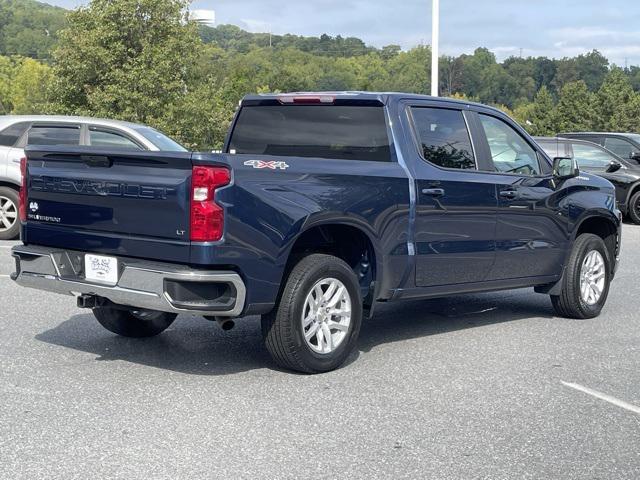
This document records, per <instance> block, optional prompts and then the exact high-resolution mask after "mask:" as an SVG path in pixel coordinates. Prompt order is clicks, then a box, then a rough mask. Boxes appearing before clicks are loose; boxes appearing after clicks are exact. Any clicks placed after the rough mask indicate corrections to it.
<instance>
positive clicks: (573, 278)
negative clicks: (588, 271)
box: [551, 233, 611, 319]
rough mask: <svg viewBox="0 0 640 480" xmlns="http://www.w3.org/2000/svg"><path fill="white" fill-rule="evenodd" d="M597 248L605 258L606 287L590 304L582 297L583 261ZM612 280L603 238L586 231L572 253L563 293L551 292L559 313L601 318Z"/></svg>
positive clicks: (564, 278) (578, 316)
mask: <svg viewBox="0 0 640 480" xmlns="http://www.w3.org/2000/svg"><path fill="white" fill-rule="evenodd" d="M594 250H596V251H598V252H599V253H600V255H601V256H602V259H603V260H604V264H605V269H604V270H605V271H604V275H605V276H604V288H603V289H602V293H601V295H600V298H599V300H598V301H597V302H596V303H595V304H593V305H589V304H588V303H587V302H586V301H585V300H584V299H583V298H582V294H581V291H580V280H581V275H582V265H583V262H584V261H585V258H586V257H587V255H588V254H589V253H591V252H592V251H594ZM610 282H611V260H610V258H609V252H608V251H607V247H606V246H605V244H604V242H603V241H602V238H600V237H598V236H597V235H592V234H590V233H585V234H582V235H580V236H579V237H578V238H577V239H576V241H575V243H574V246H573V250H572V251H571V255H569V262H568V264H567V268H566V270H565V273H564V276H563V278H562V290H561V293H560V295H551V301H552V303H553V307H554V309H555V311H556V312H557V313H558V315H561V316H563V317H567V318H577V319H587V318H594V317H597V316H598V315H600V312H601V311H602V307H604V304H605V303H606V301H607V296H608V295H609V284H610Z"/></svg>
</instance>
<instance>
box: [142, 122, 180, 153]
mask: <svg viewBox="0 0 640 480" xmlns="http://www.w3.org/2000/svg"><path fill="white" fill-rule="evenodd" d="M135 130H136V131H137V132H138V133H140V134H141V135H142V136H143V137H144V138H146V139H147V140H149V141H150V142H151V143H153V144H154V145H155V146H156V147H158V149H159V150H161V151H163V152H186V151H187V149H186V148H184V147H183V146H182V145H180V144H179V143H178V142H176V141H175V140H172V139H170V138H169V137H167V136H166V135H165V134H164V133H161V132H159V131H158V130H156V129H154V128H151V127H136V129H135Z"/></svg>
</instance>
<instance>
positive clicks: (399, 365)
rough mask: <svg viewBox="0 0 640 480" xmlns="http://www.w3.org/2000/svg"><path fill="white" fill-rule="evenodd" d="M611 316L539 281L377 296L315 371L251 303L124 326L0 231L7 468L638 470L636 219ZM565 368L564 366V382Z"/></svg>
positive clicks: (397, 473)
mask: <svg viewBox="0 0 640 480" xmlns="http://www.w3.org/2000/svg"><path fill="white" fill-rule="evenodd" d="M623 235H624V241H623V243H624V245H623V252H622V265H621V267H620V270H619V274H618V277H617V278H616V280H615V283H614V285H613V287H612V291H611V294H610V297H609V302H608V305H607V306H606V308H605V311H604V313H603V315H602V316H601V317H600V318H598V319H595V320H588V321H576V320H566V319H563V318H558V317H555V316H554V313H553V310H552V308H551V303H550V301H549V299H548V297H546V296H542V295H537V294H535V293H533V291H532V290H518V291H511V292H501V293H491V294H482V295H472V296H460V297H455V298H449V299H445V300H430V301H419V302H410V303H402V304H395V305H394V306H385V307H384V308H380V309H379V310H378V312H377V314H376V315H375V317H374V318H373V319H372V320H370V321H368V322H367V323H365V325H364V326H363V331H362V334H361V340H360V346H359V351H358V353H357V354H354V355H353V356H352V358H351V359H350V361H349V363H348V364H347V365H346V366H345V367H344V368H342V369H341V370H338V371H335V372H332V373H329V374H325V375H319V376H304V375H296V374H291V373H288V372H284V371H280V370H278V369H276V368H275V367H274V365H273V363H272V362H271V360H270V359H269V356H268V354H267V352H266V351H265V349H264V348H263V346H262V342H261V337H260V329H259V323H258V319H257V318H249V319H246V320H243V321H241V322H239V324H238V326H237V327H236V329H234V330H232V331H231V332H228V333H225V332H223V331H222V330H221V329H220V328H219V327H218V326H217V325H215V324H213V323H209V322H207V321H205V320H203V319H201V318H198V317H189V316H184V317H179V319H178V321H176V322H175V323H174V324H173V326H172V327H171V328H170V329H169V330H167V331H166V332H165V333H163V334H162V335H160V336H158V337H156V338H153V339H146V340H132V339H125V338H119V337H116V336H114V335H113V334H111V333H109V332H107V331H106V330H103V329H102V327H100V326H99V325H98V323H97V322H96V321H95V320H94V319H93V317H92V316H91V315H90V314H87V312H86V311H83V310H78V309H76V307H75V304H74V299H73V298H72V297H62V296H57V295H53V294H46V293H42V292H38V291H35V290H25V289H22V288H19V287H17V286H16V285H14V284H13V282H12V281H11V280H10V279H9V278H8V274H9V273H10V272H11V271H12V268H13V263H12V260H11V258H10V256H9V247H10V245H11V243H10V242H0V305H1V307H0V399H1V400H0V478H6V479H36V478H47V479H51V478H60V479H76V478H77V479H87V478H123V479H124V478H127V479H132V478H141V479H142V478H153V479H164V478H166V479H178V478H185V479H195V478H252V479H255V478H274V479H275V478H434V479H435V478H454V479H467V478H469V479H471V478H491V479H515V478H536V479H537V478H540V479H551V478H553V479H556V478H557V479H571V478H580V479H584V478H590V479H596V478H597V479H613V478H615V479H623V478H624V479H627V478H628V479H636V478H640V368H639V367H640V325H639V320H640V317H639V315H638V311H639V305H638V301H639V299H640V295H639V294H640V286H639V282H638V276H639V274H640V253H639V251H640V227H636V226H633V225H625V226H624V232H623ZM563 382H564V383H563Z"/></svg>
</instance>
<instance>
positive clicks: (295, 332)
mask: <svg viewBox="0 0 640 480" xmlns="http://www.w3.org/2000/svg"><path fill="white" fill-rule="evenodd" d="M361 322H362V300H361V298H360V287H359V284H358V278H357V277H356V274H355V273H354V271H353V270H352V269H351V267H349V265H347V264H346V263H345V262H344V261H342V260H341V259H339V258H336V257H333V256H331V255H321V254H313V255H309V256H307V257H305V258H303V259H302V260H300V262H298V264H297V265H296V266H295V267H294V268H293V270H292V271H291V273H290V275H289V278H288V279H287V282H286V285H285V287H284V290H283V292H282V295H281V298H280V301H279V303H278V305H277V306H276V308H275V309H274V310H273V311H272V312H271V313H270V314H268V315H265V316H263V317H262V332H263V336H264V339H265V345H266V347H267V350H268V351H269V353H270V354H271V356H272V357H273V359H274V360H275V361H276V363H277V364H278V365H280V366H282V367H284V368H287V369H290V370H296V371H299V372H304V373H321V372H328V371H330V370H334V369H336V368H338V367H339V366H340V365H342V364H343V363H344V362H345V360H346V359H347V357H348V356H349V354H350V353H351V351H352V350H353V349H354V347H355V345H356V342H357V340H358V335H359V333H360V324H361Z"/></svg>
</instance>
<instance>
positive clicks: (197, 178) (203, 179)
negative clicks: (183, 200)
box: [191, 166, 231, 242]
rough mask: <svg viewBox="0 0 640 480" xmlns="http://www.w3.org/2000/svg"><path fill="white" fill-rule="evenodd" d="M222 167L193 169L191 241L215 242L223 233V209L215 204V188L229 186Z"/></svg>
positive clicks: (227, 171) (227, 172)
mask: <svg viewBox="0 0 640 480" xmlns="http://www.w3.org/2000/svg"><path fill="white" fill-rule="evenodd" d="M229 182H231V172H229V170H228V169H227V168H224V167H201V166H197V167H193V172H192V176H191V241H192V242H215V241H217V240H220V239H221V238H222V233H223V231H224V208H222V207H221V206H220V205H218V204H217V203H216V202H215V194H216V188H219V187H224V186H225V185H229Z"/></svg>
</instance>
